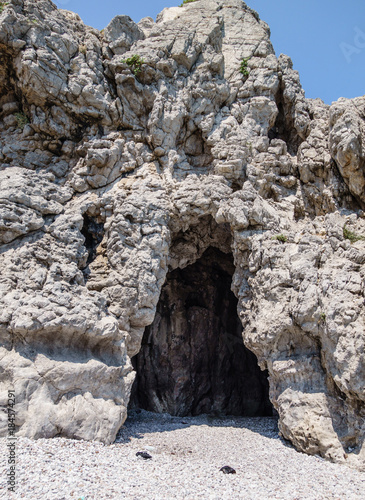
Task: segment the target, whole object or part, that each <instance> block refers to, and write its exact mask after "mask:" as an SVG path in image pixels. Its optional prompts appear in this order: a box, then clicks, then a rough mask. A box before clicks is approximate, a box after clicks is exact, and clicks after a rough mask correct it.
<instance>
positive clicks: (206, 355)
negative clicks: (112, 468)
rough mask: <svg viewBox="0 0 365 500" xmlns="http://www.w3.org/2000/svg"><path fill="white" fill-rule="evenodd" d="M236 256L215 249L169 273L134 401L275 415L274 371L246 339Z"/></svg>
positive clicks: (159, 407) (139, 359)
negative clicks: (263, 365) (235, 284)
mask: <svg viewBox="0 0 365 500" xmlns="http://www.w3.org/2000/svg"><path fill="white" fill-rule="evenodd" d="M233 272H234V265H233V259H232V256H231V255H229V254H228V255H227V254H224V253H222V252H221V251H220V250H216V249H215V248H213V247H211V248H209V249H208V250H206V251H205V252H204V254H203V255H202V256H201V257H200V259H198V260H197V261H196V262H195V263H194V264H191V265H189V266H187V267H185V268H184V269H176V270H175V271H172V272H171V273H169V274H168V275H167V278H166V283H165V284H164V286H163V288H162V292H161V296H160V300H159V302H158V305H157V310H156V317H155V319H154V321H153V323H152V325H151V326H148V327H147V328H146V331H145V333H144V335H143V339H142V346H141V350H140V352H139V354H138V355H137V356H136V357H135V358H134V359H133V360H132V363H133V365H134V366H135V368H136V371H137V377H136V381H135V387H134V392H135V394H134V395H133V398H132V399H133V400H134V401H133V402H134V404H135V405H139V406H140V407H142V408H144V409H146V410H150V411H157V412H167V413H170V414H171V415H180V416H185V415H199V414H201V413H209V414H212V413H214V414H219V415H245V416H263V415H272V405H271V403H270V400H269V383H268V380H267V373H264V372H262V371H261V370H260V368H259V366H258V364H257V359H256V356H255V355H254V354H253V353H252V352H251V351H249V350H248V349H247V348H246V347H245V346H244V344H243V338H242V324H241V321H240V319H239V318H238V315H237V299H236V297H235V296H234V294H233V293H232V291H231V281H232V275H233Z"/></svg>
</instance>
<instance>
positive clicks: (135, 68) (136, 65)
mask: <svg viewBox="0 0 365 500" xmlns="http://www.w3.org/2000/svg"><path fill="white" fill-rule="evenodd" d="M122 63H125V64H126V65H127V66H129V68H130V70H131V71H132V73H133V74H134V76H138V75H139V73H140V72H141V71H142V64H144V60H143V59H142V58H141V57H140V56H139V55H138V54H134V55H133V56H132V57H128V59H123V61H122Z"/></svg>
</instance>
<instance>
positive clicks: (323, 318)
mask: <svg viewBox="0 0 365 500" xmlns="http://www.w3.org/2000/svg"><path fill="white" fill-rule="evenodd" d="M319 319H320V320H321V321H322V322H323V323H324V322H325V321H326V314H325V313H324V312H321V314H320V316H319Z"/></svg>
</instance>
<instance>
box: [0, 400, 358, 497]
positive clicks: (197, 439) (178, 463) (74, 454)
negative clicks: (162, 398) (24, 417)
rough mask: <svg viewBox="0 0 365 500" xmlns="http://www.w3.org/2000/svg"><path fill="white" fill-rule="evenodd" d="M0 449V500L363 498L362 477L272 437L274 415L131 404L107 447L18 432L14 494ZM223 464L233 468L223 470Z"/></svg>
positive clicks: (3, 450)
mask: <svg viewBox="0 0 365 500" xmlns="http://www.w3.org/2000/svg"><path fill="white" fill-rule="evenodd" d="M0 452H1V456H2V457H3V459H2V463H1V482H0V495H1V498H11V499H13V498H14V499H18V498H21V499H26V500H28V499H29V500H33V499H34V500H38V499H39V500H41V499H46V500H51V499H52V500H66V499H67V500H68V499H76V500H79V499H82V500H91V499H95V500H96V499H98V500H100V499H128V500H140V499H145V498H146V499H149V500H153V499H156V500H170V499H173V500H180V499H181V500H182V499H184V500H195V499H205V500H206V499H212V500H213V499H214V500H221V499H227V500H228V499H230V500H231V499H245V500H246V499H247V500H249V499H255V500H258V499H260V500H263V499H280V500H282V499H290V500H299V499H313V500H320V499H346V500H351V499H362V500H363V499H364V498H365V473H363V472H358V471H356V470H353V469H350V468H348V467H346V466H345V465H338V464H333V463H329V462H327V461H325V460H323V459H321V458H319V457H314V456H308V455H305V454H303V453H298V452H297V451H296V450H295V449H294V448H293V447H291V446H290V444H289V443H287V442H286V441H284V440H283V439H281V438H280V437H279V435H278V428H277V420H276V419H275V418H270V417H263V418H246V417H225V418H218V417H210V416H207V415H201V416H199V417H171V416H170V415H166V414H162V415H157V414H153V413H149V412H146V411H143V410H142V411H141V410H137V411H132V412H130V416H129V417H128V420H127V421H126V423H125V425H124V426H123V427H122V429H121V430H120V431H119V433H118V436H117V439H116V441H115V443H113V444H112V445H109V446H106V445H103V444H102V443H99V442H86V441H76V440H70V439H64V438H54V439H39V440H36V441H34V440H30V439H27V438H18V439H17V443H16V453H17V457H16V459H17V462H16V481H17V486H16V492H15V493H11V492H8V491H7V486H6V472H7V467H8V466H7V464H6V456H7V448H6V439H5V438H2V439H1V440H0ZM138 452H146V453H147V454H148V455H150V457H151V458H147V459H144V458H142V457H141V456H136V454H137V453H138ZM148 455H147V456H148ZM224 466H229V467H230V468H232V469H234V471H235V473H230V474H224V473H223V472H222V471H221V470H220V469H221V468H222V467H224Z"/></svg>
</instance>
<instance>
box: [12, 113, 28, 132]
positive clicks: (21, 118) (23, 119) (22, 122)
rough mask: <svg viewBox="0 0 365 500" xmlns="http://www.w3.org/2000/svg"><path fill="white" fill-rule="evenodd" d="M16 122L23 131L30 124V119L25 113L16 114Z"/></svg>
mask: <svg viewBox="0 0 365 500" xmlns="http://www.w3.org/2000/svg"><path fill="white" fill-rule="evenodd" d="M14 116H15V118H16V121H17V122H18V128H20V129H21V130H23V128H24V127H25V126H26V124H27V123H29V118H28V117H27V115H26V114H24V113H20V112H19V113H15V114H14Z"/></svg>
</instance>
